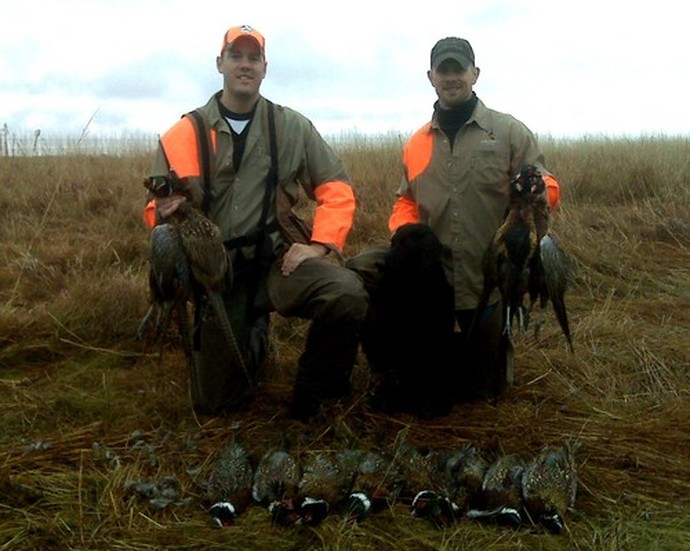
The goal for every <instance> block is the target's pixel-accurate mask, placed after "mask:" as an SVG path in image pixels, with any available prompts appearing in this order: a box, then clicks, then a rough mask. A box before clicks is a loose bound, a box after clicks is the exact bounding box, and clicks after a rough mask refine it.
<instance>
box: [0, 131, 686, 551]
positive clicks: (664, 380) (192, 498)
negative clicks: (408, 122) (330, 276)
mask: <svg viewBox="0 0 690 551" xmlns="http://www.w3.org/2000/svg"><path fill="white" fill-rule="evenodd" d="M338 147H339V149H340V150H341V152H342V154H343V157H344V159H345V161H346V163H347V165H348V168H349V170H350V172H351V174H352V175H353V177H354V180H355V181H356V183H357V193H358V197H359V203H360V209H359V212H358V214H357V220H356V225H355V228H354V229H353V232H352V234H351V236H352V238H351V240H350V243H349V248H348V250H347V251H346V252H347V253H348V254H353V253H355V252H357V251H358V250H359V249H361V248H362V247H364V246H366V245H367V244H370V243H373V242H376V241H382V240H385V239H386V234H387V231H386V227H385V226H386V219H387V215H388V212H389V209H390V204H391V201H392V196H393V193H394V191H395V189H396V187H397V183H398V177H399V159H400V157H399V156H400V143H399V141H397V140H395V139H391V140H389V141H384V142H378V141H369V140H367V139H361V140H357V139H355V140H354V141H353V143H351V144H348V145H340V146H338ZM544 147H545V149H546V153H547V159H549V164H550V166H551V168H552V169H553V170H554V171H555V172H556V173H557V174H558V176H559V178H560V180H561V181H562V183H563V194H564V206H563V209H562V211H561V212H560V214H559V215H558V217H557V220H556V231H557V232H558V234H559V236H560V237H561V240H562V241H563V243H564V246H565V247H566V249H567V250H568V251H569V252H570V253H571V255H572V256H573V258H574V260H575V264H576V268H577V270H576V280H575V285H574V286H573V288H572V289H571V290H570V291H569V293H568V294H567V296H566V300H567V302H568V307H569V312H570V316H571V324H572V331H573V334H574V342H575V349H576V353H575V355H574V356H573V355H570V354H569V353H568V352H567V349H566V346H565V342H564V339H563V337H562V335H561V334H560V332H559V330H558V326H557V324H556V322H555V319H554V318H553V316H552V315H550V316H549V318H547V324H546V326H545V330H544V335H543V336H542V339H541V341H540V342H534V340H533V339H532V338H531V336H525V337H522V338H520V339H519V340H518V341H517V343H516V346H517V351H516V378H517V385H516V387H515V388H514V389H513V390H512V391H511V392H510V393H509V394H508V395H507V396H506V397H505V398H504V399H502V400H500V401H499V402H498V403H497V404H490V403H479V404H472V405H461V406H456V407H455V409H454V411H453V413H452V414H451V415H449V416H447V417H444V418H441V419H438V420H434V421H419V420H417V419H414V418H412V417H409V416H404V415H401V416H393V417H390V416H382V415H374V414H371V413H369V412H368V410H367V409H366V408H364V407H363V404H362V399H361V396H362V394H363V392H364V391H365V389H366V386H367V384H368V374H367V370H366V364H365V361H364V359H363V358H360V362H359V365H358V366H357V367H356V369H355V373H354V382H355V393H354V395H353V398H352V400H351V401H350V402H349V403H347V404H343V405H341V406H338V407H337V408H336V409H335V410H334V411H333V412H332V415H331V416H329V417H328V418H327V419H322V420H321V421H318V422H315V423H313V424H311V425H309V426H305V425H302V424H300V423H296V422H293V421H290V420H288V419H286V417H285V410H286V407H287V403H288V399H289V395H290V387H291V384H292V377H293V376H294V367H295V361H296V358H297V356H298V354H299V351H300V347H301V345H302V342H303V339H304V335H305V325H304V323H302V322H295V321H287V320H283V319H280V318H278V317H276V318H274V320H273V321H274V323H273V332H272V335H273V342H274V350H275V351H274V354H273V359H272V362H271V365H270V366H269V382H267V383H265V384H264V385H263V387H262V388H261V390H260V393H259V395H258V397H257V399H256V400H255V402H254V403H253V404H252V406H251V409H250V410H249V411H246V412H242V413H240V414H235V415H230V416H228V417H224V418H210V417H209V418H206V417H201V418H200V417H196V416H195V415H194V414H193V413H192V411H191V409H190V406H189V399H188V388H187V375H186V373H185V370H184V362H183V358H182V356H181V353H180V351H179V349H178V348H177V347H176V342H175V339H174V336H172V335H171V336H170V339H169V344H168V346H167V347H166V349H165V351H164V354H163V357H162V360H160V361H159V358H158V354H157V353H156V352H155V351H148V350H144V349H143V347H142V345H141V343H139V342H137V341H136V340H135V339H134V335H135V331H136V326H137V323H138V321H139V319H140V316H141V315H142V314H143V312H144V310H145V307H146V300H147V289H146V278H145V272H146V264H145V248H146V239H147V235H146V231H145V230H144V228H143V226H142V224H141V222H140V210H141V207H142V204H143V193H144V190H143V187H142V185H141V181H142V179H143V177H144V176H145V175H146V172H147V169H148V166H149V164H150V161H151V155H150V154H149V153H148V152H146V151H143V152H138V153H137V152H133V153H131V154H127V155H125V156H101V155H91V156H90V155H85V154H68V153H66V154H63V155H59V156H55V157H24V158H20V157H13V158H0V219H1V220H2V224H1V225H0V235H1V236H2V239H1V240H0V243H1V244H0V347H1V350H0V411H1V412H2V413H1V414H0V415H1V416H2V421H1V423H0V549H123V550H124V549H162V548H165V549H225V548H233V549H326V550H342V549H353V550H359V549H361V550H368V549H382V550H408V549H415V550H417V549H421V550H431V549H441V550H450V549H492V550H497V549H547V550H548V549H554V550H556V549H565V548H569V549H610V550H617V549H645V550H646V549H658V550H668V549H683V548H687V542H688V534H689V533H690V520H689V518H690V408H689V407H688V397H689V394H690V392H689V390H690V385H689V380H690V375H689V370H688V367H689V366H690V346H688V341H689V338H688V337H689V331H688V329H689V328H690V251H689V249H690V170H689V168H690V167H689V166H688V164H689V160H690V141H688V140H687V139H682V138H677V139H671V138H651V137H650V138H640V139H637V140H613V139H605V138H596V139H595V138H590V139H583V140H575V141H557V142H556V141H553V142H552V141H547V142H546V143H544ZM402 429H406V430H407V431H408V438H410V439H411V440H412V441H414V442H420V443H427V444H428V445H430V446H437V447H443V448H447V447H451V446H454V445H458V444H460V443H463V442H467V441H473V442H475V443H477V444H478V445H480V446H483V447H485V448H488V449H493V448H495V447H496V446H500V447H501V448H502V449H503V450H505V451H509V452H512V451H515V452H521V453H525V454H529V453H532V452H534V451H536V450H537V449H538V448H539V447H541V446H542V445H543V444H546V443H555V442H560V441H561V440H563V439H564V438H566V437H567V436H570V435H572V436H574V437H576V438H577V439H578V440H579V441H580V442H581V443H582V447H581V449H580V452H579V455H578V467H579V475H580V482H581V485H580V492H579V495H578V498H577V503H576V509H577V510H576V512H574V513H573V514H572V515H571V516H570V517H568V519H567V520H568V532H567V533H566V534H564V535H561V536H550V535H546V534H544V533H541V532H538V531H529V530H520V531H517V532H513V531H506V530H502V529H499V528H495V527H491V526H482V525H478V524H475V523H471V522H469V521H462V522H459V523H458V524H456V525H455V526H454V527H452V528H451V529H448V530H445V531H439V530H435V529H433V528H432V527H431V526H430V525H428V524H427V523H425V522H423V521H418V520H415V519H413V518H411V517H410V516H409V514H408V512H407V509H406V508H405V507H404V506H403V505H402V504H399V505H396V506H395V507H393V508H392V509H391V510H389V511H384V512H382V513H380V514H378V515H376V516H374V517H371V518H369V519H366V520H365V521H364V522H362V523H361V524H359V525H352V524H349V523H345V522H343V521H342V519H340V518H339V517H337V516H332V517H329V518H328V519H327V520H326V521H325V522H324V524H323V525H321V526H319V527H317V528H315V529H308V528H297V529H287V530H286V529H280V528H272V527H271V526H270V525H269V521H268V517H267V513H266V512H265V511H263V510H261V509H259V508H252V509H250V510H249V511H248V512H247V513H246V514H245V515H243V516H242V517H241V518H240V519H239V520H238V522H237V524H236V525H235V526H234V527H232V528H229V529H226V530H212V529H211V528H210V527H209V524H208V522H207V517H206V514H205V511H204V508H203V506H202V505H201V502H200V500H199V497H200V487H199V484H200V483H201V481H202V480H203V479H204V476H205V474H206V473H207V472H208V468H209V465H210V464H211V462H212V460H213V458H214V454H215V452H216V451H217V450H218V449H219V448H220V447H221V446H222V445H223V444H224V443H225V442H227V441H228V440H229V439H231V438H234V437H239V438H241V439H242V440H243V441H244V442H246V443H247V445H248V446H249V447H250V448H251V450H252V451H253V452H254V453H257V454H258V453H260V452H262V451H263V450H264V449H265V448H266V447H267V446H269V445H271V444H273V443H275V442H276V440H277V438H278V432H279V431H281V430H282V431H286V432H287V433H288V434H289V435H290V437H291V439H292V442H293V444H294V445H295V448H296V450H297V452H298V453H300V454H306V453H310V452H312V451H315V450H318V449H323V448H327V447H338V446H345V445H361V446H369V445H376V444H389V443H392V441H393V440H394V439H395V437H396V435H397V434H398V433H399V431H401V430H402ZM166 475H174V476H176V477H177V479H178V480H179V483H180V492H179V495H180V502H179V503H178V504H175V505H171V506H169V507H167V508H166V509H164V510H162V511H155V510H152V509H151V508H150V507H149V505H148V503H147V502H146V501H145V500H142V499H141V498H139V497H137V496H136V495H134V494H133V493H132V492H131V491H129V490H128V489H127V488H128V481H131V480H154V481H155V480H158V479H160V478H162V477H164V476H166Z"/></svg>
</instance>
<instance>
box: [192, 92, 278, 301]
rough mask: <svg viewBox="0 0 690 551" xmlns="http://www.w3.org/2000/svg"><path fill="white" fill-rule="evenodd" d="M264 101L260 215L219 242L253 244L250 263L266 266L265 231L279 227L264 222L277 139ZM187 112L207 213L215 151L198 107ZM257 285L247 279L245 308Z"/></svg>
mask: <svg viewBox="0 0 690 551" xmlns="http://www.w3.org/2000/svg"><path fill="white" fill-rule="evenodd" d="M266 104H267V106H268V140H269V150H270V154H271V168H270V170H269V173H268V178H267V179H266V188H265V190H264V196H263V202H262V205H261V217H260V219H259V223H258V224H257V226H256V228H255V229H254V230H252V231H251V232H249V233H247V234H245V235H240V236H238V237H234V238H232V239H228V240H227V241H224V242H223V244H224V245H225V248H226V249H228V250H229V251H231V250H233V249H237V248H241V247H248V246H252V245H253V246H254V261H253V264H254V267H255V268H257V269H258V268H266V267H267V266H268V264H269V263H270V258H269V257H270V252H271V251H270V250H267V246H268V245H269V241H270V239H269V235H270V233H271V232H274V231H276V230H277V229H278V228H279V226H278V222H277V221H275V220H274V221H273V222H271V223H270V224H267V223H266V220H267V219H268V211H269V209H270V205H271V200H272V198H273V195H274V191H275V190H276V189H277V187H278V140H277V137H276V124H275V111H274V109H275V106H274V104H273V102H272V101H270V100H268V99H267V100H266ZM187 116H189V118H190V120H191V121H192V123H193V125H194V129H195V131H196V136H197V148H198V151H199V168H200V177H201V184H202V188H203V199H202V209H203V212H204V214H207V215H208V212H209V209H210V206H211V186H212V184H213V159H214V155H215V152H214V150H213V147H212V144H211V139H210V131H209V126H208V123H207V122H206V117H204V116H203V114H202V113H201V112H200V111H199V109H195V110H193V111H190V112H189V113H187ZM257 288H258V278H257V277H253V278H251V280H250V285H249V290H248V293H247V308H248V311H249V312H252V311H253V309H254V299H255V297H256V292H257Z"/></svg>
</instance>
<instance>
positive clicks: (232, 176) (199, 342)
mask: <svg viewBox="0 0 690 551" xmlns="http://www.w3.org/2000/svg"><path fill="white" fill-rule="evenodd" d="M216 67H217V69H218V72H219V73H220V74H221V75H222V76H223V89H222V90H220V91H219V92H217V93H216V94H214V95H213V96H212V97H211V98H210V99H209V101H208V102H207V103H206V104H205V105H204V106H202V107H200V108H199V109H197V110H196V113H197V115H201V121H202V122H201V123H200V122H198V120H197V119H195V118H194V117H190V116H185V117H183V118H181V119H180V120H179V121H178V122H177V123H176V124H175V125H173V126H172V127H171V128H170V129H169V130H168V131H167V132H166V133H165V134H164V135H163V136H162V137H161V140H160V147H159V151H158V156H157V159H156V162H155V165H154V169H153V171H152V174H151V175H152V177H157V176H158V177H160V176H165V175H167V174H169V172H170V171H171V170H172V171H174V172H175V173H176V174H177V176H180V177H182V178H187V181H188V182H189V184H190V187H191V197H193V198H194V199H193V201H194V202H195V203H197V204H198V205H199V206H200V207H201V208H202V209H203V210H204V211H205V212H206V214H207V215H208V216H209V218H210V219H211V220H212V221H213V222H214V223H215V224H216V225H217V226H218V227H219V228H220V231H221V235H222V238H223V240H224V243H225V246H226V249H227V252H228V255H229V257H230V260H231V266H232V270H233V276H234V277H233V285H232V287H231V288H230V289H227V290H226V291H225V297H224V298H225V303H226V310H227V312H228V317H229V319H230V320H231V322H232V326H233V329H234V331H235V333H236V335H237V337H238V341H239V343H240V346H241V348H242V349H243V351H244V357H245V361H246V364H247V367H248V370H249V372H250V374H251V378H255V379H258V378H259V375H260V373H259V370H260V367H261V365H262V363H263V361H264V359H265V357H266V355H267V349H268V320H269V313H270V312H272V311H277V312H278V313H280V314H281V315H283V316H296V317H299V318H303V319H309V320H311V325H310V328H309V332H308V334H307V338H306V345H305V349H304V351H303V353H302V355H301V357H300V359H299V364H298V366H297V373H296V380H295V385H294V389H293V396H292V402H291V407H290V414H291V415H292V416H294V417H297V418H301V419H308V418H310V417H312V416H313V415H315V414H316V413H317V412H318V410H319V408H320V405H321V403H322V402H323V401H324V400H328V399H338V398H342V397H345V396H347V395H348V393H349V392H350V374H351V370H352V367H353V363H354V361H355V357H356V353H357V347H358V342H359V329H360V326H361V324H362V322H363V319H364V317H365V314H366V311H367V304H368V296H367V294H366V292H365V290H364V288H363V286H362V283H361V281H360V280H359V278H358V277H357V276H356V274H354V273H353V272H351V271H349V270H347V269H346V268H344V267H343V266H342V265H341V262H339V260H341V259H342V256H341V251H342V249H343V246H344V245H345V240H346V238H347V235H348V232H349V230H350V228H351V226H352V221H353V216H354V209H355V197H354V193H353V189H352V185H351V182H350V179H349V177H348V174H347V173H346V171H345V168H344V166H343V163H342V161H341V160H340V159H339V158H338V157H337V156H336V154H335V153H334V151H333V150H332V149H331V147H329V145H328V144H327V143H326V142H325V141H324V139H323V138H322V137H321V136H320V135H319V133H318V132H317V130H316V129H315V128H314V126H313V125H312V123H311V122H310V121H309V120H308V119H307V118H306V117H304V116H303V115H301V114H300V113H298V112H296V111H294V110H292V109H289V108H287V107H283V106H280V105H275V104H273V103H272V102H270V101H269V100H268V99H266V98H264V97H263V96H262V95H261V94H260V87H261V83H262V82H263V80H264V78H265V77H266V69H267V61H266V40H265V38H264V36H263V35H262V34H261V33H260V32H259V31H258V30H256V29H255V28H253V27H251V26H249V25H242V26H239V27H232V28H230V29H228V30H227V32H226V33H225V34H224V35H223V41H222V44H221V48H220V53H219V55H218V57H217V58H216ZM188 115H189V114H188ZM195 121H196V122H195ZM200 125H201V126H200ZM202 127H206V128H207V129H208V134H207V136H206V137H207V138H208V140H207V141H208V147H207V149H208V150H209V151H205V149H204V145H203V143H202V142H200V140H199V136H200V133H201V134H204V135H206V133H205V132H202V131H200V130H198V129H199V128H202ZM204 154H205V155H204ZM204 156H205V157H206V159H205V160H204ZM273 167H274V168H273ZM205 169H206V172H204V170H205ZM205 174H206V175H207V176H205ZM305 194H306V196H307V197H308V198H310V199H311V200H313V201H314V202H315V203H316V206H315V210H314V215H313V222H312V223H311V224H308V223H307V222H306V221H305V220H302V219H301V218H300V217H299V216H298V215H297V213H296V212H295V211H294V208H293V207H295V206H296V205H297V202H298V199H300V195H302V196H304V195H305ZM186 200H189V199H185V197H184V196H182V195H171V196H169V197H163V198H157V199H155V200H149V202H148V204H147V207H146V209H145V214H144V216H145V219H146V222H147V224H148V225H149V227H152V226H154V225H155V224H157V223H159V222H160V221H165V219H166V218H167V217H168V216H170V215H171V214H172V213H173V212H175V210H176V209H178V208H179V206H180V204H181V203H182V202H184V201H186ZM329 253H330V254H329ZM197 310H198V313H197V316H196V322H197V323H196V324H195V328H194V352H193V358H194V362H193V367H192V369H193V371H194V373H193V376H192V378H193V380H194V381H195V384H194V385H193V387H192V398H193V402H194V405H195V406H196V407H197V408H198V409H200V410H201V411H206V412H211V413H215V412H219V411H222V410H226V409H231V408H237V407H241V406H242V405H244V404H245V403H246V402H247V397H248V396H250V395H251V394H252V392H251V391H252V389H251V388H250V385H249V384H248V383H247V381H246V378H245V377H244V376H243V374H242V371H241V370H240V369H239V368H238V366H236V365H232V364H231V362H230V361H229V359H228V354H227V351H226V349H225V341H224V340H223V338H222V334H221V333H220V330H219V329H218V327H217V325H216V324H215V323H214V320H213V315H212V313H211V311H210V310H209V307H208V305H204V304H203V303H202V304H201V305H197Z"/></svg>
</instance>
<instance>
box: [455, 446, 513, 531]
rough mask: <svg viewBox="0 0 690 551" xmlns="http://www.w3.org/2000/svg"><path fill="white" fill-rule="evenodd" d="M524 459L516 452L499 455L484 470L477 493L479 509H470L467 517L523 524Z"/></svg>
mask: <svg viewBox="0 0 690 551" xmlns="http://www.w3.org/2000/svg"><path fill="white" fill-rule="evenodd" d="M524 470H525V460H524V459H523V458H522V457H521V456H519V455H518V454H507V455H503V456H501V457H499V458H498V459H497V460H496V461H494V463H492V464H491V465H490V466H489V468H488V469H487V470H486V473H485V475H484V479H483V481H482V488H481V494H480V501H481V504H482V506H481V508H477V509H470V510H469V511H468V512H467V517H468V518H470V519H476V520H483V521H489V522H494V523H496V524H500V525H506V526H511V527H513V528H518V527H520V526H521V525H522V514H521V511H522V508H523V501H522V473H523V471H524Z"/></svg>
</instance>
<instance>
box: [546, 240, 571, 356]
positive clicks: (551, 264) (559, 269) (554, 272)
mask: <svg viewBox="0 0 690 551" xmlns="http://www.w3.org/2000/svg"><path fill="white" fill-rule="evenodd" d="M540 254H541V262H542V265H543V269H544V278H545V280H546V287H547V289H548V294H549V299H550V300H551V305H552V307H553V311H554V313H555V314H556V319H557V320H558V323H559V325H560V326H561V330H562V331H563V334H564V335H565V338H566V340H567V341H568V347H569V348H570V351H571V352H573V342H572V337H571V335H570V324H569V322H568V312H567V310H566V306H565V291H566V288H567V286H568V281H569V280H570V278H571V273H570V272H571V264H570V259H569V258H568V256H567V255H566V253H565V251H564V250H563V249H562V248H561V246H560V245H559V244H558V242H557V241H556V240H555V239H554V238H553V237H552V236H550V235H548V234H547V235H545V236H544V238H543V239H542V240H541V243H540Z"/></svg>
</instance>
